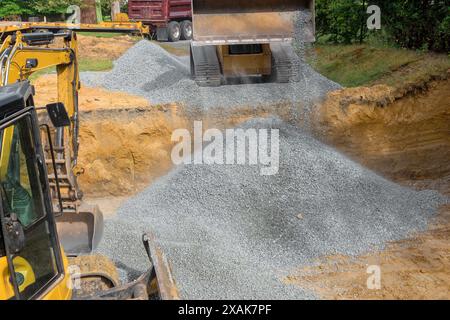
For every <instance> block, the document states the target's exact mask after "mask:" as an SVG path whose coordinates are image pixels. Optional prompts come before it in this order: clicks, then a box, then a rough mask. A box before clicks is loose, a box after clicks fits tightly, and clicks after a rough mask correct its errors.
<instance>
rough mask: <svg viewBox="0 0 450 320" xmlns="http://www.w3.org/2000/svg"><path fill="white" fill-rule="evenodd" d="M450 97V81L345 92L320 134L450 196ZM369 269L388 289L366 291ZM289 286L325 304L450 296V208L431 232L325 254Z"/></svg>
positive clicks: (322, 119) (333, 97)
mask: <svg viewBox="0 0 450 320" xmlns="http://www.w3.org/2000/svg"><path fill="white" fill-rule="evenodd" d="M416 89H417V88H416ZM449 92H450V81H449V80H448V79H447V80H445V79H444V80H439V81H432V82H429V83H427V84H425V86H424V87H423V88H421V90H418V91H416V92H409V93H406V92H404V93H401V94H400V96H399V92H398V91H397V90H395V89H393V88H390V87H387V86H384V85H378V86H374V87H370V88H364V87H361V88H349V89H343V90H338V91H335V92H332V93H330V94H329V95H328V98H327V100H326V101H325V103H323V104H322V105H321V106H319V107H318V109H317V114H316V118H315V120H316V123H315V131H316V133H317V134H318V135H319V136H320V137H321V138H322V139H323V140H325V141H327V142H328V143H329V144H331V145H334V146H335V147H336V148H337V149H338V150H340V151H342V152H343V153H345V154H346V155H348V156H350V157H352V158H353V159H355V160H356V161H358V162H360V163H362V164H363V165H365V166H367V167H369V168H371V169H373V170H374V171H376V172H378V173H380V174H382V175H384V176H386V177H387V178H390V179H392V180H394V181H396V182H399V183H402V184H405V185H408V186H411V187H414V188H417V189H434V190H438V191H440V192H441V193H443V194H447V195H450V178H449V177H450V161H449V159H450V126H449V123H450V97H449ZM401 95H404V96H401ZM370 265H378V266H380V267H381V290H369V289H368V288H367V279H368V277H369V274H367V267H368V266H370ZM283 282H285V283H288V284H295V285H299V286H301V287H304V288H307V289H311V290H313V291H314V292H315V293H316V294H318V296H319V297H321V298H325V299H449V298H450V293H449V288H450V206H443V207H442V208H441V210H440V214H439V215H438V217H437V218H436V219H435V221H433V222H432V224H431V226H430V228H429V230H428V231H426V232H423V233H420V234H416V235H413V236H412V237H411V238H410V239H407V240H403V241H398V242H394V243H390V244H388V245H387V247H386V248H385V249H384V250H381V251H376V252H370V253H367V254H366V255H362V256H360V257H348V256H331V257H324V258H323V259H320V261H317V263H316V264H315V265H314V266H311V267H307V268H299V269H298V270H293V271H292V273H291V275H290V276H288V277H286V278H285V279H283Z"/></svg>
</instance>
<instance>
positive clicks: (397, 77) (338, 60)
mask: <svg viewBox="0 0 450 320" xmlns="http://www.w3.org/2000/svg"><path fill="white" fill-rule="evenodd" d="M307 58H308V61H309V62H310V63H311V64H312V65H313V67H314V68H315V69H316V70H318V71H319V72H320V73H322V74H323V75H325V76H326V77H328V78H330V79H332V80H334V81H336V82H338V83H340V84H342V85H343V86H345V87H357V86H362V85H373V84H379V83H384V84H387V85H391V86H394V87H397V88H398V87H399V86H405V85H407V84H411V83H418V82H423V81H428V80H429V79H431V78H433V77H435V76H439V75H441V74H443V73H445V72H446V71H447V70H448V69H449V68H450V58H449V56H447V55H445V54H434V53H425V52H417V51H412V50H406V49H397V48H388V47H372V46H368V45H317V46H316V47H315V48H314V49H312V50H311V51H310V52H309V53H308V57H307Z"/></svg>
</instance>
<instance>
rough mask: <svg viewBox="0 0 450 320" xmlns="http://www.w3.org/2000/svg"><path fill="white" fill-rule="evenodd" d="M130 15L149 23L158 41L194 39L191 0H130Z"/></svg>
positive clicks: (133, 18)
mask: <svg viewBox="0 0 450 320" xmlns="http://www.w3.org/2000/svg"><path fill="white" fill-rule="evenodd" d="M128 16H129V17H130V19H132V20H136V21H142V22H143V23H144V24H146V25H149V26H150V27H151V30H152V32H153V35H155V36H156V38H157V40H158V41H167V40H169V41H173V42H175V41H178V40H191V39H192V9H191V0H129V1H128Z"/></svg>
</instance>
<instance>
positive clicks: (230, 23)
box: [192, 0, 315, 45]
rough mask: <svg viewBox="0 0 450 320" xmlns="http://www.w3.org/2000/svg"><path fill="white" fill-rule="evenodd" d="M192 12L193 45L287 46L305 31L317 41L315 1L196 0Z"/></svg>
mask: <svg viewBox="0 0 450 320" xmlns="http://www.w3.org/2000/svg"><path fill="white" fill-rule="evenodd" d="M192 12H193V16H192V22H193V28H194V43H193V44H194V45H224V44H251V43H273V42H288V41H292V39H293V38H295V35H296V33H297V32H298V31H299V30H298V29H299V28H303V27H304V28H310V29H311V30H310V31H309V32H308V33H306V34H310V35H311V36H308V37H306V38H305V42H313V41H314V40H315V39H314V1H313V0H265V1H264V0H259V1H258V0H253V1H225V0H193V1H192ZM305 12H308V13H309V16H310V18H309V20H310V21H301V20H302V19H305V14H304V13H305ZM306 19H308V18H306Z"/></svg>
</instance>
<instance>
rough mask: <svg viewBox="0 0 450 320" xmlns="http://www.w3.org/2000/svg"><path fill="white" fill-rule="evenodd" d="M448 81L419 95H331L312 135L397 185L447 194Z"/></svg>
mask: <svg viewBox="0 0 450 320" xmlns="http://www.w3.org/2000/svg"><path fill="white" fill-rule="evenodd" d="M449 92H450V79H446V80H439V81H432V82H430V83H427V84H426V85H423V87H422V90H421V91H417V90H416V92H403V93H402V95H403V96H402V95H400V96H399V93H398V92H397V91H396V90H394V89H392V88H391V87H388V86H385V85H377V86H374V87H370V88H365V87H361V88H350V89H344V90H339V91H335V92H332V93H330V94H329V95H328V98H327V100H326V102H325V103H324V104H323V105H322V106H321V107H320V108H319V109H318V113H317V115H316V116H317V119H316V120H317V125H316V131H317V132H318V134H319V135H320V136H321V137H322V138H323V139H324V140H326V141H327V142H328V143H329V144H331V145H333V146H336V148H338V149H339V150H341V151H342V152H344V153H345V154H347V155H349V156H350V157H352V158H354V159H355V160H357V161H358V162H360V163H362V164H363V165H365V166H367V167H369V168H371V169H373V170H374V171H377V172H379V173H381V174H383V175H385V176H386V177H388V178H391V179H393V180H395V181H397V182H401V183H405V184H408V185H413V186H416V187H418V188H432V189H436V190H439V191H441V192H442V193H446V194H450V161H449V159H450V126H449V123H450V96H449Z"/></svg>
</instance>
